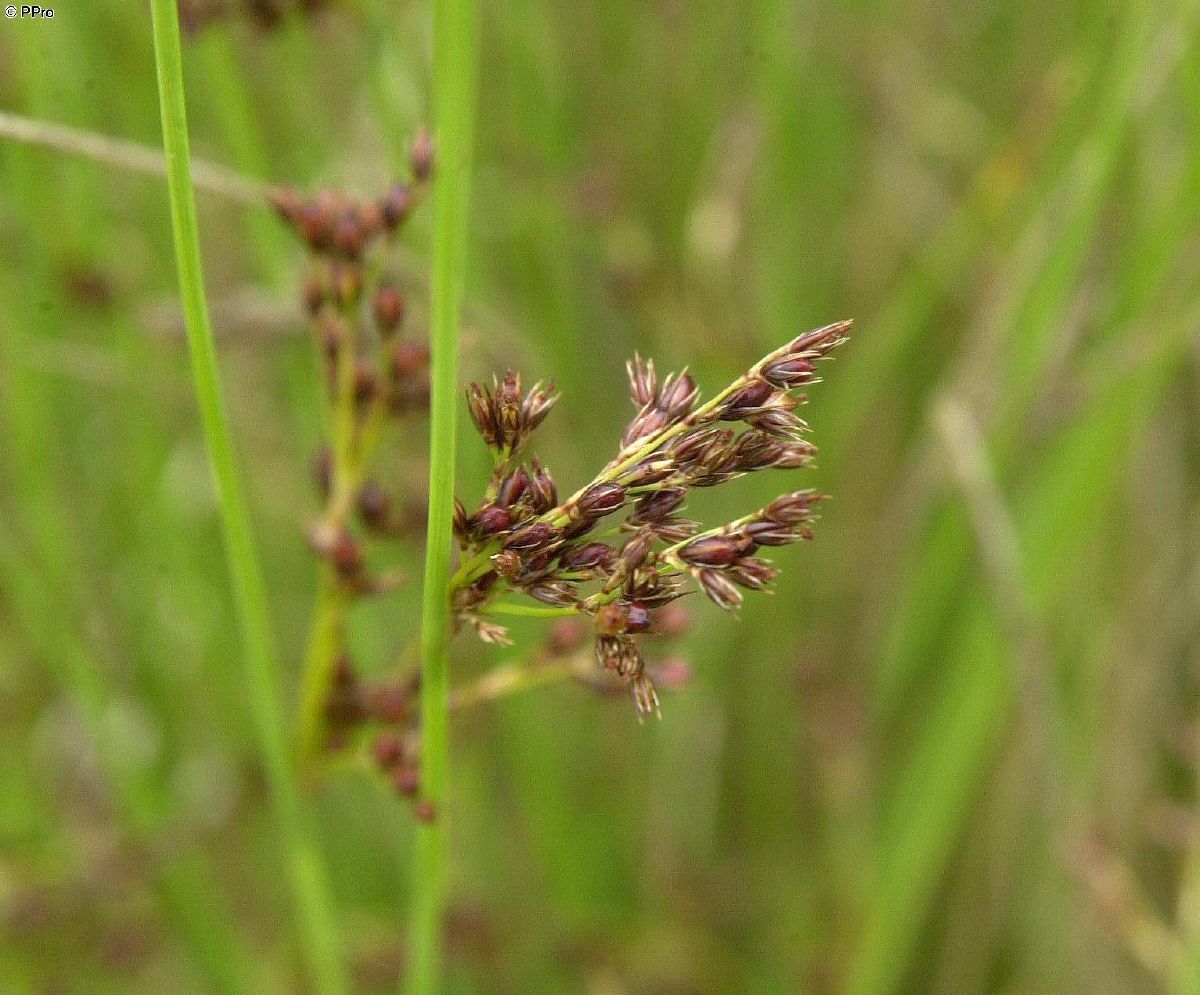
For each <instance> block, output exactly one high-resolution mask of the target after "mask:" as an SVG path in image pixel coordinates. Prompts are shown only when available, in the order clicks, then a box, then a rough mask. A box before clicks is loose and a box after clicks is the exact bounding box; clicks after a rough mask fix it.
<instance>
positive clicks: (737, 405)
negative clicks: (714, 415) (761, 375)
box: [721, 379, 775, 421]
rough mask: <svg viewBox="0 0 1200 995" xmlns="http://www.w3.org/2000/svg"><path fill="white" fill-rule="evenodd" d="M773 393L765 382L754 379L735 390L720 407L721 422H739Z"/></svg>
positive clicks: (773, 390)
mask: <svg viewBox="0 0 1200 995" xmlns="http://www.w3.org/2000/svg"><path fill="white" fill-rule="evenodd" d="M774 392H775V388H774V387H773V386H771V384H769V383H767V381H765V380H758V379H754V380H751V381H750V382H749V383H747V384H746V385H745V386H744V387H741V388H740V389H739V390H737V391H736V392H735V393H734V394H733V396H731V397H730V398H729V399H728V400H727V401H726V402H725V403H724V404H723V405H722V406H721V420H722V421H740V420H741V418H742V417H743V415H745V413H746V412H747V411H752V410H753V409H755V408H760V407H762V406H763V405H764V404H766V403H767V400H768V399H769V398H770V397H771V395H772V394H773V393H774Z"/></svg>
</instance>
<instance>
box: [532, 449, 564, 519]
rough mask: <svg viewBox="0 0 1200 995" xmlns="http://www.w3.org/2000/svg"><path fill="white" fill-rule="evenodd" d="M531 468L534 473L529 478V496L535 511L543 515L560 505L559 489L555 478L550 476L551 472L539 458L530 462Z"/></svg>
mask: <svg viewBox="0 0 1200 995" xmlns="http://www.w3.org/2000/svg"><path fill="white" fill-rule="evenodd" d="M529 466H530V469H531V470H532V471H533V472H532V473H531V474H530V477H529V496H530V498H531V499H532V502H533V510H534V511H535V512H537V513H538V514H541V513H543V512H546V511H549V510H550V509H551V508H553V507H554V506H555V505H556V504H558V488H557V487H556V486H555V484H554V478H553V477H551V476H550V471H549V470H547V469H546V468H545V467H544V466H542V464H541V463H540V462H539V461H538V459H537V457H534V458H533V459H532V460H531V461H530V463H529Z"/></svg>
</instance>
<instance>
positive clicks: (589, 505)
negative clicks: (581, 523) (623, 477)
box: [578, 483, 625, 518]
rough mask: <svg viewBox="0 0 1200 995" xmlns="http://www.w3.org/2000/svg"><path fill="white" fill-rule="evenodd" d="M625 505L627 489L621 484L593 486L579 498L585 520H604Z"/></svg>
mask: <svg viewBox="0 0 1200 995" xmlns="http://www.w3.org/2000/svg"><path fill="white" fill-rule="evenodd" d="M624 503H625V488H624V487H622V486H621V485H620V484H613V483H599V484H592V486H591V487H589V488H588V489H587V490H586V491H584V492H583V494H582V495H581V496H580V498H579V503H578V507H579V511H580V513H581V514H582V515H583V516H584V517H585V518H603V517H604V516H605V515H609V514H612V512H614V511H616V510H617V509H618V508H620V507H621V505H623V504H624Z"/></svg>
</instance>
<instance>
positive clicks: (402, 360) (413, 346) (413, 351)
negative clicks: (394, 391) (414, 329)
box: [391, 340, 429, 381]
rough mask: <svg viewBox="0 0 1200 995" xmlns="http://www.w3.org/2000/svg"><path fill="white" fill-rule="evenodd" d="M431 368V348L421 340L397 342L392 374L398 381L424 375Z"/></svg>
mask: <svg viewBox="0 0 1200 995" xmlns="http://www.w3.org/2000/svg"><path fill="white" fill-rule="evenodd" d="M428 368H429V349H428V347H426V346H425V344H424V343H421V342H412V341H408V340H406V341H403V342H397V343H396V344H395V346H394V347H393V348H392V361H391V374H392V379H394V380H397V381H405V380H412V379H414V378H416V377H424V374H425V371H426V370H427V369H428Z"/></svg>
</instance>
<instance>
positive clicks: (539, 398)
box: [521, 382, 558, 432]
mask: <svg viewBox="0 0 1200 995" xmlns="http://www.w3.org/2000/svg"><path fill="white" fill-rule="evenodd" d="M557 403H558V395H557V394H555V393H554V383H553V382H551V383H548V384H546V385H545V386H543V385H542V384H541V383H535V384H534V385H533V386H532V387H531V388H530V389H529V393H528V394H526V395H525V400H524V401H523V402H522V404H521V431H523V432H532V431H533V430H534V429H535V428H537V427H538V426H539V425H540V424H541V423H542V422H543V421H545V420H546V415H548V414H549V413H550V409H551V408H552V407H554V405H555V404H557Z"/></svg>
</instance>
